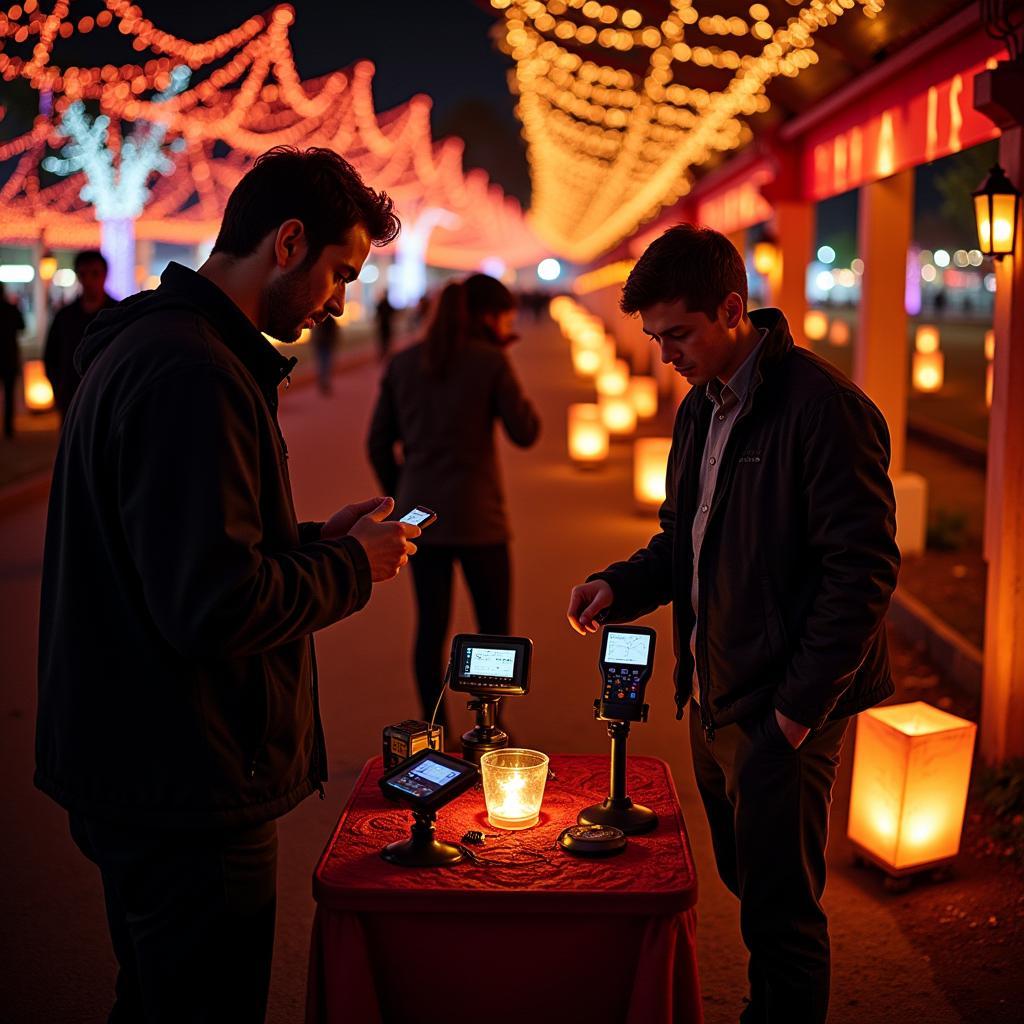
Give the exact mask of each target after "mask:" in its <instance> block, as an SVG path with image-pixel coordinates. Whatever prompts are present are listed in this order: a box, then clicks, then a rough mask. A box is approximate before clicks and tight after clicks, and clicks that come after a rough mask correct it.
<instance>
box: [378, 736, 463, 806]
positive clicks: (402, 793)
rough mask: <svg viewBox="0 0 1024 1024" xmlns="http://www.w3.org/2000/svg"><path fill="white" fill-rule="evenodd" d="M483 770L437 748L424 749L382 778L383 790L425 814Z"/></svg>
mask: <svg viewBox="0 0 1024 1024" xmlns="http://www.w3.org/2000/svg"><path fill="white" fill-rule="evenodd" d="M479 777H480V772H479V770H478V769H477V767H476V765H475V764H471V763H470V762H469V761H463V760H462V759H461V758H458V757H449V756H448V755H447V754H442V753H440V752H439V751H437V750H421V751H420V752H419V753H418V754H414V755H413V756H412V757H410V758H409V760H408V761H403V762H402V763H401V764H400V765H399V766H398V767H397V768H393V769H392V770H391V771H389V772H387V773H386V774H385V775H383V776H382V777H381V779H380V788H381V792H382V793H383V794H384V795H385V796H386V797H388V799H390V800H394V801H395V802H396V803H399V804H402V806H403V807H408V808H409V809H410V810H413V811H419V812H421V813H433V812H436V811H437V810H438V808H440V807H444V805H445V804H447V803H450V802H451V801H452V800H454V799H455V798H456V797H457V796H461V795H462V794H463V793H465V792H466V790H467V789H471V788H472V786H473V784H474V783H475V782H476V780H477V779H478V778H479Z"/></svg>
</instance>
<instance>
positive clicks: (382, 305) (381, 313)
mask: <svg viewBox="0 0 1024 1024" xmlns="http://www.w3.org/2000/svg"><path fill="white" fill-rule="evenodd" d="M376 316H377V354H378V356H379V357H380V361H381V362H384V360H385V359H387V357H388V353H389V352H390V351H391V334H392V329H393V321H394V319H395V307H394V306H392V305H391V302H390V300H389V299H388V290H387V289H386V288H385V289H384V290H383V291H382V292H381V295H380V301H379V302H378V303H377V310H376Z"/></svg>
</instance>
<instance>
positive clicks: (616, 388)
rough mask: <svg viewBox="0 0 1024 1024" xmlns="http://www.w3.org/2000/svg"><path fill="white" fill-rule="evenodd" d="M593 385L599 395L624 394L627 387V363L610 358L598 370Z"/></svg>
mask: <svg viewBox="0 0 1024 1024" xmlns="http://www.w3.org/2000/svg"><path fill="white" fill-rule="evenodd" d="M594 386H595V387H596V388H597V393H598V394H599V395H624V394H625V393H626V391H627V390H628V389H629V363H627V362H626V360H625V359H612V360H611V361H609V362H608V363H606V364H605V365H604V367H603V368H602V369H601V370H600V372H599V373H598V375H597V379H596V380H595V381H594Z"/></svg>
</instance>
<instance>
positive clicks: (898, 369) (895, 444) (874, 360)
mask: <svg viewBox="0 0 1024 1024" xmlns="http://www.w3.org/2000/svg"><path fill="white" fill-rule="evenodd" d="M913 175H914V172H913V170H912V169H911V170H908V171H903V172H902V173H900V174H897V175H894V176H893V177H891V178H885V179H883V180H882V181H876V182H872V183H871V184H870V185H864V186H863V187H862V188H861V190H860V213H859V223H858V225H857V233H858V249H859V251H860V255H861V259H863V260H864V276H863V278H862V279H861V299H860V310H859V317H858V329H857V334H856V341H855V347H854V352H853V379H854V381H855V382H856V383H857V384H858V385H859V386H860V387H861V388H862V389H863V390H864V392H865V393H866V394H867V395H868V396H869V397H870V398H871V400H872V401H873V402H874V403H875V404H876V405H877V406H878V408H879V409H881V411H882V415H883V416H885V420H886V423H888V425H889V435H890V439H891V443H892V462H891V464H890V468H889V475H890V476H891V477H892V482H893V488H894V489H895V491H896V540H897V542H898V544H899V546H900V550H901V551H902V552H903V554H905V555H912V554H919V553H920V552H922V551H923V550H924V543H925V534H926V525H927V511H928V485H927V481H926V480H925V479H924V477H922V476H919V475H918V474H916V473H907V472H905V470H904V460H905V452H906V438H907V378H908V376H909V354H908V343H907V313H906V308H905V306H904V292H905V287H906V276H907V252H908V250H909V249H910V242H911V230H912V227H913V217H914V177H913Z"/></svg>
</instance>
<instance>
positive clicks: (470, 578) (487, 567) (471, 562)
mask: <svg viewBox="0 0 1024 1024" xmlns="http://www.w3.org/2000/svg"><path fill="white" fill-rule="evenodd" d="M456 562H458V563H459V564H460V565H461V566H462V575H463V576H464V577H465V578H466V586H467V587H468V588H469V596H470V597H471V598H472V600H473V610H474V611H475V612H476V622H477V629H478V630H479V631H480V632H481V633H495V634H498V635H506V634H507V633H508V630H509V595H510V591H511V569H510V567H509V557H508V545H507V544H465V545H447V544H445V545H433V544H424V545H423V546H422V547H420V549H419V550H418V551H417V552H416V554H415V555H414V556H413V557H412V559H411V560H410V562H409V564H410V565H411V566H412V581H413V586H414V587H415V590H416V608H417V611H418V619H417V625H416V646H415V652H414V656H413V663H414V668H415V672H416V685H417V687H418V688H419V692H420V702H421V703H422V705H423V714H424V718H429V717H430V713H431V712H432V711H433V710H434V705H435V704H436V703H437V695H438V694H439V693H440V692H441V681H442V679H443V677H444V665H445V651H444V642H445V637H446V636H447V634H448V621H449V619H450V618H451V606H452V576H453V573H454V569H455V563H456ZM437 721H438V723H440V724H441V725H445V726H447V722H446V718H445V713H444V705H443V704H442V705H441V707H440V708H439V709H438V712H437ZM447 731H448V730H447V728H446V729H445V733H446V734H447Z"/></svg>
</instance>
